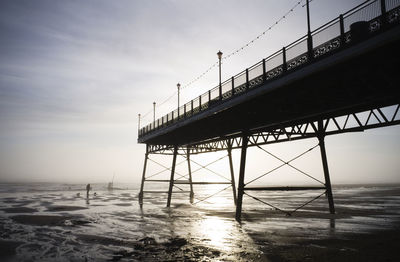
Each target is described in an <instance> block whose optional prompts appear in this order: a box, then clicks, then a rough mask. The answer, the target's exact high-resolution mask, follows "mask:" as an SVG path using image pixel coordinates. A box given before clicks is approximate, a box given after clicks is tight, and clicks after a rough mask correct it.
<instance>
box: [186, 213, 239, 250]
mask: <svg viewBox="0 0 400 262" xmlns="http://www.w3.org/2000/svg"><path fill="white" fill-rule="evenodd" d="M235 224H236V223H235V222H233V221H231V220H228V219H224V218H221V217H216V216H205V217H204V218H202V219H201V220H199V221H198V222H197V223H196V225H195V226H194V227H193V231H194V232H193V233H194V234H195V235H196V236H199V237H201V240H203V241H204V242H205V243H206V244H208V245H210V246H211V247H214V248H217V249H218V250H224V251H227V252H229V251H232V249H233V248H234V246H235V244H236V242H237V237H238V234H237V231H238V228H237V226H236V225H235Z"/></svg>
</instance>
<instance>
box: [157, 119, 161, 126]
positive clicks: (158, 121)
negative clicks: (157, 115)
mask: <svg viewBox="0 0 400 262" xmlns="http://www.w3.org/2000/svg"><path fill="white" fill-rule="evenodd" d="M159 127H160V119H157V128H159Z"/></svg>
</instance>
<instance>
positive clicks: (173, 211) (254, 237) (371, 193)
mask: <svg viewBox="0 0 400 262" xmlns="http://www.w3.org/2000/svg"><path fill="white" fill-rule="evenodd" d="M152 190H155V189H152ZM138 193H139V186H138V185H137V184H123V183H120V184H114V187H113V189H110V188H108V187H107V184H92V185H91V191H90V194H89V197H87V196H86V185H85V184H56V183H29V184H28V183H25V184H24V183H3V184H0V261H350V260H351V261H400V260H397V259H398V258H399V257H398V255H397V249H398V248H397V245H398V243H399V242H398V241H397V240H399V239H398V237H397V236H398V235H399V234H397V233H398V232H400V230H399V225H400V223H399V221H400V185H396V184H387V185H383V184H381V185H371V184H370V185H335V186H334V187H333V195H334V201H335V214H330V213H329V208H328V200H327V197H326V195H325V193H324V191H314V190H313V191H306V190H305V191H277V192H269V191H268V192H266V191H263V192H251V194H250V193H249V194H245V195H244V197H243V210H242V216H241V221H237V220H236V219H235V210H236V207H235V203H234V201H233V192H232V188H231V187H230V186H227V185H207V186H204V185H201V186H199V185H195V186H194V199H193V201H192V203H191V201H190V195H189V193H188V192H187V188H185V189H182V188H174V193H173V194H172V200H171V206H170V207H169V208H168V207H166V203H167V194H166V193H145V194H144V203H143V206H142V207H140V205H139V202H138ZM396 241H397V242H396ZM396 243H397V244H396ZM370 253H371V254H372V255H371V254H370ZM332 254H333V255H334V256H333V255H332ZM335 256H336V258H338V259H340V260H335V259H334V257H335ZM374 256H375V257H374ZM354 258H355V259H354ZM376 258H378V259H377V260H375V259H376ZM357 259H360V260H357ZM369 259H370V260H369ZM371 259H374V260H371ZM380 259H382V260H380Z"/></svg>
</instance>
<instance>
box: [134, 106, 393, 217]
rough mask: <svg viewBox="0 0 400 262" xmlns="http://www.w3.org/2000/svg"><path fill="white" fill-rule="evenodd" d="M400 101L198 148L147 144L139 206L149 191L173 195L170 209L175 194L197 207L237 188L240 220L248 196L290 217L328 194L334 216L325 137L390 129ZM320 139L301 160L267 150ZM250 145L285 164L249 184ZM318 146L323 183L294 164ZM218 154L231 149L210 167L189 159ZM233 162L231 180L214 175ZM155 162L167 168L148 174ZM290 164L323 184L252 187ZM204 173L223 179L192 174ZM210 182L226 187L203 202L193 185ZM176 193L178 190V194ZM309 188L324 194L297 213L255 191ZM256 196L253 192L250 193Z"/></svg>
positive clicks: (261, 130)
mask: <svg viewBox="0 0 400 262" xmlns="http://www.w3.org/2000/svg"><path fill="white" fill-rule="evenodd" d="M399 109H400V102H398V103H394V104H391V105H385V106H381V107H374V108H372V109H369V110H363V111H359V112H354V113H347V114H342V115H337V116H328V117H325V118H319V119H304V120H303V121H297V122H292V123H287V124H284V123H281V124H280V125H278V126H272V127H264V128H258V129H255V130H246V131H243V132H240V133H236V134H232V135H230V136H226V137H218V138H215V139H210V140H209V141H205V142H202V143H196V144H186V145H175V146H171V145H147V146H146V154H145V161H144V167H143V175H142V183H141V188H140V192H139V203H140V206H142V205H143V198H144V196H145V194H146V193H164V194H168V197H167V207H169V206H170V205H171V200H172V196H173V194H175V193H186V194H188V198H189V200H190V203H192V204H196V203H198V202H201V201H204V200H205V199H208V198H209V197H212V196H214V195H216V194H218V193H220V192H221V191H223V190H227V189H229V188H231V189H232V196H233V201H234V203H235V205H236V219H237V220H240V219H241V213H242V206H243V196H244V195H247V196H249V197H251V198H253V199H255V200H257V201H260V202H262V203H264V204H266V205H267V206H269V207H272V208H274V209H276V210H279V211H281V212H284V213H285V214H287V215H290V214H292V213H293V212H295V211H297V210H298V209H300V208H302V207H304V206H306V205H308V204H310V203H311V202H312V201H314V200H316V199H318V198H320V197H321V196H323V195H325V196H326V197H327V200H328V205H329V212H330V213H332V214H334V213H335V206H334V200H333V194H332V187H331V182H330V174H329V168H328V159H327V155H326V149H325V137H326V136H329V135H336V134H344V133H351V132H363V131H365V130H369V129H373V128H380V127H387V126H393V125H398V124H400V112H399ZM310 138H316V139H317V141H318V143H317V145H316V146H314V147H312V148H310V149H307V150H306V151H304V152H303V153H301V154H299V155H297V156H296V157H294V158H292V159H289V160H283V159H281V158H279V157H278V156H276V155H274V154H273V153H271V152H269V151H267V150H266V149H265V147H262V146H265V145H269V144H274V143H281V142H288V141H295V140H301V139H310ZM249 147H258V148H259V149H260V150H262V151H264V152H265V153H267V154H269V155H271V156H272V157H274V158H276V159H278V160H279V161H280V162H281V163H282V164H281V165H279V166H277V167H275V168H273V169H271V170H270V171H268V172H266V173H264V174H262V175H260V176H258V177H256V178H255V179H252V180H250V181H247V182H246V181H245V169H246V153H247V148H249ZM317 147H319V149H320V153H321V161H322V166H323V172H324V181H320V180H318V179H316V178H314V177H312V176H311V175H309V174H307V173H305V172H303V171H301V170H299V169H298V168H296V167H295V166H293V165H292V164H291V163H292V162H293V161H294V160H296V159H298V158H300V157H302V156H303V155H305V154H306V153H308V152H310V151H311V150H314V149H316V148H317ZM232 150H240V151H241V156H240V166H239V181H238V187H237V189H236V185H235V176H234V164H233V161H232ZM218 151H226V152H227V154H226V155H225V156H222V157H220V158H218V159H216V160H214V161H212V162H210V163H207V164H200V163H198V162H195V161H193V160H192V159H191V158H190V156H191V155H195V154H204V153H210V152H218ZM157 154H158V155H166V156H168V155H169V156H172V163H171V167H169V166H165V165H162V164H160V163H158V162H156V161H154V160H152V159H151V157H150V156H151V155H157ZM178 156H179V157H181V158H183V159H184V160H183V161H181V162H179V163H177V158H178ZM226 158H228V163H229V167H230V168H229V169H230V174H229V175H230V178H226V176H224V175H222V174H219V173H217V172H215V171H212V170H211V169H210V168H209V166H210V165H211V164H213V163H215V162H217V161H222V160H224V159H226ZM149 161H150V162H152V163H154V164H156V165H161V166H162V168H163V170H162V171H160V172H157V173H155V174H151V175H146V167H147V164H148V162H149ZM183 163H186V164H187V173H186V174H180V173H177V172H176V171H175V168H176V166H177V165H180V164H183ZM192 163H195V164H196V165H197V166H199V168H197V169H195V170H192V167H191V164H192ZM283 166H289V167H291V168H293V169H295V170H297V171H298V172H300V173H302V174H303V175H305V176H308V177H310V178H311V179H313V180H315V181H317V182H318V183H319V184H320V185H319V186H310V187H305V186H302V187H288V186H282V187H276V186H274V187H268V186H257V187H254V186H251V185H250V184H252V183H253V182H255V181H256V180H258V179H260V178H261V177H263V176H265V175H267V174H269V173H271V172H273V171H275V170H277V169H279V168H281V167H283ZM201 169H207V170H208V171H210V172H212V173H213V174H214V175H216V176H218V177H220V178H221V179H222V181H221V182H215V181H213V182H194V181H193V180H192V174H193V173H196V172H197V171H199V170H201ZM164 171H169V172H170V179H168V180H163V179H155V178H154V177H155V176H157V175H159V174H160V173H161V172H164ZM145 183H168V185H169V189H168V191H145V190H144V186H145ZM211 184H222V185H226V187H225V188H223V189H222V190H220V191H217V192H215V193H214V194H212V195H210V196H208V197H206V198H203V199H195V194H194V189H193V186H195V185H211ZM179 185H189V188H190V190H188V191H185V190H183V189H182V188H180V187H179ZM174 189H175V190H174ZM304 190H319V191H321V193H320V194H318V195H317V196H316V197H315V198H314V199H311V200H310V201H308V202H306V203H304V204H302V205H301V206H299V207H298V208H295V209H294V210H290V211H289V210H283V209H280V208H279V207H277V206H275V205H272V204H270V203H267V202H265V201H264V200H261V199H260V198H258V197H256V196H254V193H255V192H257V191H304ZM250 192H252V193H250Z"/></svg>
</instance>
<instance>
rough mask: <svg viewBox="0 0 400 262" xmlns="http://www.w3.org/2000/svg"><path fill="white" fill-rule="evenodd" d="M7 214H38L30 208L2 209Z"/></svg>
mask: <svg viewBox="0 0 400 262" xmlns="http://www.w3.org/2000/svg"><path fill="white" fill-rule="evenodd" d="M1 210H3V211H4V212H6V213H34V212H37V209H34V208H30V207H10V208H4V209H1Z"/></svg>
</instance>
